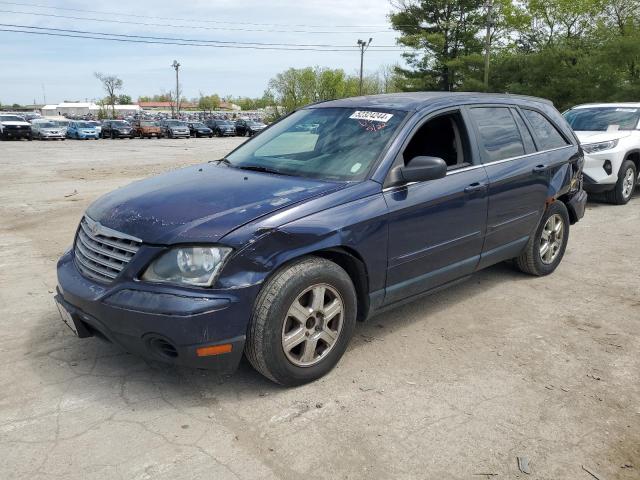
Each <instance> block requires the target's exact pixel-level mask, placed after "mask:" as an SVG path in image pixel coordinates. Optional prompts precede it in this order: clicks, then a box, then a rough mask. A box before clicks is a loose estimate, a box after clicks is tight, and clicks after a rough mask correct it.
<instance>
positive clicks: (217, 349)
mask: <svg viewBox="0 0 640 480" xmlns="http://www.w3.org/2000/svg"><path fill="white" fill-rule="evenodd" d="M231 350H233V345H231V344H230V343H225V344H223V345H211V346H210V347H200V348H198V349H196V355H198V356H199V357H210V356H212V355H220V354H221V353H229V352H230V351H231Z"/></svg>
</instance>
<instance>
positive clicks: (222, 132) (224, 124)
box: [206, 120, 236, 137]
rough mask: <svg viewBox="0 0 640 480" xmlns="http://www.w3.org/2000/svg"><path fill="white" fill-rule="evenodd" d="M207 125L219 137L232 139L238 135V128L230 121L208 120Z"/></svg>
mask: <svg viewBox="0 0 640 480" xmlns="http://www.w3.org/2000/svg"><path fill="white" fill-rule="evenodd" d="M206 124H207V126H208V127H209V128H210V129H211V130H212V131H213V134H214V135H217V136H218V137H232V136H235V134H236V126H235V124H234V123H233V122H232V121H230V120H207V122H206Z"/></svg>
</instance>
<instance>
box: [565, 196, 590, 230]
mask: <svg viewBox="0 0 640 480" xmlns="http://www.w3.org/2000/svg"><path fill="white" fill-rule="evenodd" d="M586 207H587V192H585V191H584V190H579V191H578V193H576V194H575V195H574V196H573V197H571V200H569V202H568V203H567V209H568V210H569V218H570V219H571V223H572V224H574V223H576V222H578V221H580V220H581V219H582V217H584V211H585V209H586Z"/></svg>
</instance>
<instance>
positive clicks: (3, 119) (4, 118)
mask: <svg viewBox="0 0 640 480" xmlns="http://www.w3.org/2000/svg"><path fill="white" fill-rule="evenodd" d="M0 122H24V118H22V117H18V116H16V115H2V116H0Z"/></svg>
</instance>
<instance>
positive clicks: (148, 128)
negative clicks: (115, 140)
mask: <svg viewBox="0 0 640 480" xmlns="http://www.w3.org/2000/svg"><path fill="white" fill-rule="evenodd" d="M133 132H134V135H135V136H136V137H140V138H151V137H156V138H160V137H161V136H162V132H161V130H160V126H159V125H158V124H157V123H156V122H154V121H153V120H138V121H136V122H134V123H133Z"/></svg>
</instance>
